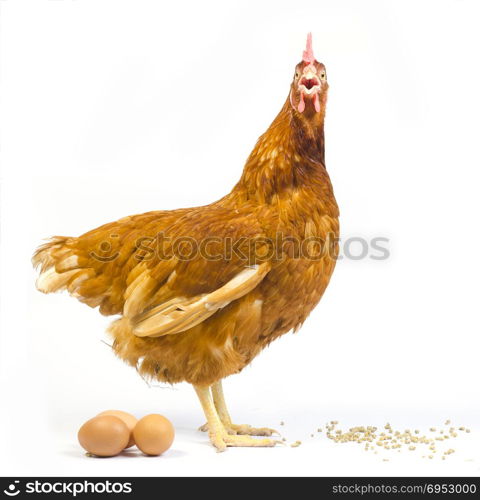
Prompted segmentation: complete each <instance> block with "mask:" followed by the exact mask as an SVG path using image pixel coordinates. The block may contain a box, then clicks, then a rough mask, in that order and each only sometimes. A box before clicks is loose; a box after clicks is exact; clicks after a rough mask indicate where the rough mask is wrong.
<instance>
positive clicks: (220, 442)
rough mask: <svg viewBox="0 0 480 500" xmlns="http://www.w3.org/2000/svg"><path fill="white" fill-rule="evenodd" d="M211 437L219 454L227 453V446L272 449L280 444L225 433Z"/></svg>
mask: <svg viewBox="0 0 480 500" xmlns="http://www.w3.org/2000/svg"><path fill="white" fill-rule="evenodd" d="M209 437H210V441H211V443H212V444H213V446H215V448H216V449H217V452H222V451H225V450H226V449H227V446H246V447H272V446H275V445H276V444H277V443H278V442H279V441H275V440H274V439H255V438H252V437H250V436H234V435H231V434H225V433H223V432H216V433H210V434H209Z"/></svg>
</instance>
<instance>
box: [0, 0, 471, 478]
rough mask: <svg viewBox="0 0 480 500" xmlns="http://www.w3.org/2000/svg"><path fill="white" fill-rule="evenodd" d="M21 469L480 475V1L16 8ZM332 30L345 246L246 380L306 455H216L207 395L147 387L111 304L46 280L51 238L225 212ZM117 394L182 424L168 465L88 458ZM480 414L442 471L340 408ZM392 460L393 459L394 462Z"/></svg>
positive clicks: (15, 283)
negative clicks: (385, 441) (100, 307)
mask: <svg viewBox="0 0 480 500" xmlns="http://www.w3.org/2000/svg"><path fill="white" fill-rule="evenodd" d="M0 8H1V40H0V41H1V85H2V92H1V106H2V109H1V133H2V142H1V161H2V192H1V202H2V205H1V216H2V235H1V237H2V241H1V252H2V269H1V291H2V297H1V306H2V311H1V344H0V349H1V359H0V391H1V392H0V398H1V399H0V401H1V403H0V405H1V411H0V432H1V443H2V446H1V449H0V471H1V473H2V475H4V474H5V475H10V474H11V475H28V474H30V475H46V474H50V475H58V474H63V475H85V474H94V475H106V474H110V475H119V476H121V475H265V474H267V475H269V474H274V475H303V474H308V475H337V476H341V475H375V474H380V475H397V474H398V475H401V474H414V475H423V474H427V475H429V474H434V475H448V474H454V475H478V474H479V471H480V452H479V450H480V439H479V435H480V424H479V421H480V420H479V416H480V402H479V397H478V396H479V386H478V382H479V378H480V377H479V376H480V364H479V362H478V355H479V348H480V330H479V318H478V300H479V294H478V287H479V282H480V273H479V261H478V246H479V243H480V239H479V234H478V214H479V201H478V183H479V180H480V176H479V167H480V164H479V156H480V155H479V149H478V132H479V131H478V127H479V119H480V118H479V116H480V100H479V90H478V89H479V88H480V75H479V66H478V47H479V42H480V40H479V38H480V36H479V32H478V18H479V14H480V11H479V8H478V2H475V1H473V0H472V1H460V0H459V1H430V2H428V1H421V2H418V1H415V2H413V1H412V2H410V1H405V0H402V1H363V2H358V1H340V2H339V1H333V0H332V1H319V0H315V1H308V0H304V1H302V2H296V3H295V2H292V1H291V0H288V1H278V0H276V1H268V2H267V1H264V2H258V1H254V2H248V1H239V2H234V1H229V2H220V1H219V2H212V1H203V2H193V1H183V2H154V1H152V2H148V1H135V2H134V1H133V0H132V1H118V0H115V1H106V0H101V1H94V0H90V1H87V0H63V1H61V0H56V1H55V0H51V1H46V0H43V1H35V2H24V1H13V0H3V1H1V2H0ZM308 31H312V32H313V40H314V49H315V54H316V56H317V58H318V59H319V60H321V61H323V62H324V63H325V64H326V67H327V71H328V78H329V83H330V94H329V102H328V112H327V120H326V140H327V168H328V170H329V172H330V175H331V178H332V181H333V183H334V187H335V192H336V196H337V200H338V203H339V205H340V207H341V223H342V234H343V237H344V238H348V237H352V236H362V237H365V238H371V237H375V236H383V237H387V238H389V239H390V243H389V249H390V252H391V256H390V258H389V259H388V260H386V261H373V260H371V259H364V260H360V261H346V260H343V261H341V262H340V263H339V264H338V267H337V269H336V271H335V274H334V276H333V279H332V281H331V285H330V287H329V289H328V291H327V293H326V294H325V296H324V298H323V300H322V302H321V304H320V305H319V307H317V309H316V310H315V311H314V312H313V313H312V315H311V317H310V318H309V319H308V320H307V322H306V323H305V325H304V327H303V329H302V330H301V331H300V333H299V334H297V335H291V334H290V335H286V336H284V337H283V338H282V339H280V340H278V341H277V342H275V343H274V344H273V345H271V347H270V348H268V349H267V350H266V351H264V352H263V353H262V354H261V356H260V357H258V358H257V359H256V360H255V361H254V363H253V364H252V365H251V366H250V367H248V368H246V369H245V370H244V372H243V373H242V374H240V375H238V376H234V377H231V378H230V379H229V380H227V381H226V384H225V385H226V392H227V397H228V399H229V401H230V406H231V412H232V413H233V415H234V417H235V420H236V421H237V422H239V423H251V424H255V425H269V426H271V427H278V426H279V422H280V421H281V420H283V421H285V426H284V427H281V429H282V432H283V434H284V435H285V436H286V437H287V439H288V442H289V443H290V442H292V441H295V440H297V439H299V440H302V441H303V444H302V445H301V446H300V447H298V448H290V447H278V448H274V449H229V450H228V451H227V452H226V453H223V454H216V453H215V452H214V450H213V448H211V446H210V445H209V444H208V441H207V436H206V435H205V434H202V433H200V432H197V431H196V430H195V429H196V427H197V426H198V425H200V424H201V423H203V420H204V419H203V415H202V412H201V409H200V406H199V404H198V401H196V397H195V395H194V392H193V390H192V388H191V387H189V386H188V385H179V386H176V387H175V388H173V389H172V388H170V387H163V386H162V387H156V386H153V387H148V386H147V384H146V383H145V382H144V381H143V380H141V379H140V378H139V377H138V375H137V374H136V373H135V372H134V371H133V370H132V369H131V368H129V367H127V366H126V365H124V364H122V362H121V361H119V360H117V359H116V358H115V357H114V356H113V355H112V353H111V352H109V347H107V346H106V345H105V344H103V343H102V342H101V339H102V338H104V337H103V331H104V329H105V327H106V325H107V324H108V321H109V320H108V318H103V317H101V316H100V315H99V314H98V312H97V311H95V310H91V309H89V308H87V307H86V306H84V305H82V304H80V303H78V302H77V301H75V300H73V299H72V298H70V297H68V296H67V295H49V296H44V295H42V294H40V293H38V292H37V291H35V289H34V285H33V283H34V273H33V271H32V269H31V267H30V263H29V259H30V256H31V254H32V252H33V250H34V248H35V247H36V246H37V245H38V244H39V243H40V242H41V240H42V238H45V237H48V236H50V235H53V234H61V235H63V234H67V235H78V234H81V233H83V232H85V231H87V230H89V229H91V228H93V227H96V226H98V225H100V224H101V223H104V222H107V221H109V220H115V219H117V218H119V217H121V216H124V215H128V214H133V213H140V212H145V211H148V210H154V209H170V208H177V207H182V206H194V205H199V204H204V203H209V202H211V201H213V200H215V199H217V198H219V197H220V196H222V195H224V194H225V193H226V192H227V191H228V190H229V189H230V188H231V187H232V186H233V184H234V183H235V182H236V180H237V179H238V177H239V175H240V173H241V169H242V166H243V162H244V160H245V158H246V157H247V155H248V153H249V152H250V150H251V148H252V147H253V145H254V143H255V141H256V139H257V137H258V136H259V135H260V134H261V133H262V132H263V131H264V130H265V129H266V127H267V126H268V125H269V123H270V122H271V121H272V120H273V118H274V117H275V115H276V113H277V112H278V110H279V109H280V107H281V106H282V104H283V102H284V99H285V98H286V96H287V93H288V88H289V84H290V80H291V77H292V74H293V70H294V66H295V64H296V63H297V62H298V61H299V60H300V57H301V53H302V50H303V48H304V43H305V35H306V33H307V32H308ZM108 408H119V409H124V410H127V411H130V412H132V413H134V414H136V415H138V416H141V415H144V414H146V413H152V412H158V413H163V414H165V415H167V416H168V417H169V418H170V419H171V420H172V421H173V423H174V425H175V426H176V429H177V440H176V441H175V443H174V445H173V448H172V449H171V450H170V451H169V452H168V453H167V454H165V456H163V457H158V458H146V457H141V456H134V457H131V456H130V457H127V456H121V457H117V458H112V459H106V460H99V459H89V458H87V457H85V456H84V455H83V453H82V450H81V449H80V447H79V446H78V444H77V442H76V431H77V429H78V427H79V426H80V425H81V424H82V423H83V421H85V420H86V419H87V418H90V417H91V416H93V415H95V414H96V413H97V412H99V411H101V410H104V409H108ZM447 418H450V419H452V420H453V422H454V424H456V425H462V424H463V425H467V426H470V427H471V428H472V432H471V434H469V435H463V434H462V436H463V437H461V438H459V439H458V440H457V442H456V443H453V444H450V446H452V447H453V448H455V449H456V453H454V454H453V455H452V456H450V457H449V458H448V460H445V461H441V460H440V458H439V457H438V456H437V457H436V458H435V459H433V460H428V459H422V457H421V456H422V455H424V453H422V452H408V451H404V452H402V453H398V454H393V453H392V454H391V455H387V454H385V453H379V454H378V455H374V454H367V453H366V452H364V451H363V450H362V449H361V448H360V447H359V446H357V445H353V444H351V445H348V444H344V445H339V444H335V443H333V442H331V441H329V440H328V439H326V438H325V437H319V436H316V437H315V438H311V437H310V433H311V432H312V431H314V430H315V429H316V428H317V427H318V426H319V425H323V424H324V423H325V422H326V421H328V420H339V421H340V423H341V426H342V427H343V428H345V427H349V426H351V425H382V424H383V423H385V422H386V421H390V422H391V424H392V426H393V427H394V428H396V429H404V428H412V429H413V428H417V427H418V428H420V429H422V430H425V429H428V427H430V426H433V425H435V426H439V425H441V424H442V423H443V421H444V420H445V419H447ZM388 457H390V460H389V461H388V462H386V461H383V458H388Z"/></svg>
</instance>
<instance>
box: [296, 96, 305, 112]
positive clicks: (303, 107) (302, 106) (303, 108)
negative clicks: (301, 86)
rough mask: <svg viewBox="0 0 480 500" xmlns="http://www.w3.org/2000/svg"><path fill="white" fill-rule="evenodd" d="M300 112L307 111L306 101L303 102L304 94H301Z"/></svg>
mask: <svg viewBox="0 0 480 500" xmlns="http://www.w3.org/2000/svg"><path fill="white" fill-rule="evenodd" d="M297 109H298V112H299V113H303V112H304V110H305V101H304V100H303V92H300V102H299V103H298V108H297Z"/></svg>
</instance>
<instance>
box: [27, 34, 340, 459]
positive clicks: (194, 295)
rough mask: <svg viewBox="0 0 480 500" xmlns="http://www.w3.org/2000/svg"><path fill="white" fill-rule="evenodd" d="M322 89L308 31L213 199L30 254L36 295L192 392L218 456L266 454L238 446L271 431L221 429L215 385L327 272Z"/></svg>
mask: <svg viewBox="0 0 480 500" xmlns="http://www.w3.org/2000/svg"><path fill="white" fill-rule="evenodd" d="M327 89H328V84H327V79H326V72H325V67H324V65H323V64H321V63H319V62H318V61H317V60H316V59H315V58H314V56H313V51H312V46H311V36H310V35H309V37H308V40H307V48H306V50H305V51H304V53H303V58H302V61H301V62H300V63H299V64H298V65H297V66H296V68H295V75H294V78H293V82H292V84H291V86H290V91H289V95H288V98H287V100H286V102H285V104H284V105H283V107H282V109H281V111H280V113H279V114H278V116H277V117H276V118H275V120H274V121H273V123H272V124H271V125H270V127H269V128H268V130H267V131H266V132H265V133H264V134H263V135H262V136H261V137H260V139H259V140H258V142H257V144H256V146H255V148H254V149H253V151H252V153H251V154H250V156H249V158H248V160H247V162H246V165H245V168H244V171H243V174H242V176H241V178H240V180H239V182H238V183H237V185H236V186H235V187H234V188H233V189H232V191H231V192H230V193H229V194H228V195H227V196H225V197H224V198H222V199H220V200H218V201H216V202H214V203H212V204H211V205H207V206H203V207H196V208H186V209H179V210H174V211H155V212H148V213H145V214H141V215H134V216H129V217H124V218H122V219H119V220H118V221H116V222H112V223H109V224H106V225H103V226H101V227H99V228H97V229H94V230H92V231H90V232H88V233H86V234H84V235H82V236H79V237H59V236H57V237H54V238H52V239H51V240H49V242H48V243H46V244H45V245H43V246H41V247H39V248H38V250H37V251H36V253H35V255H34V257H33V263H34V265H35V266H39V267H40V275H39V278H38V280H37V287H38V289H39V290H40V291H42V292H45V293H49V292H56V291H59V290H63V289H66V290H68V292H69V293H70V294H71V295H73V296H74V297H76V298H77V299H78V300H80V301H81V302H84V303H86V304H88V305H89V306H91V307H97V306H99V308H100V312H101V313H102V314H105V315H120V319H117V320H116V321H114V322H113V323H112V325H111V327H110V330H109V332H110V334H111V336H112V338H113V349H114V351H115V353H116V354H117V355H118V356H119V357H120V358H121V359H123V360H124V361H125V362H127V363H128V364H130V365H132V366H133V367H135V368H136V369H137V370H138V371H139V372H140V374H141V375H143V376H148V377H150V378H152V379H156V380H159V381H162V382H168V383H177V382H182V381H186V382H188V383H190V384H193V386H194V387H195V389H196V391H197V394H198V396H199V398H200V401H201V403H202V406H203V409H204V411H205V415H206V417H207V425H208V430H209V435H210V439H211V441H212V443H213V445H214V446H215V447H216V448H217V449H218V450H220V451H223V450H224V449H225V448H226V446H273V445H274V444H275V441H274V440H272V439H268V438H263V439H256V438H254V437H251V436H254V435H262V436H270V435H271V434H272V432H273V431H272V430H271V429H267V428H253V427H250V426H248V425H235V424H233V423H232V421H231V419H230V416H229V414H228V410H227V408H226V405H225V400H224V397H223V391H222V386H221V381H222V379H223V378H225V377H227V376H229V375H231V374H233V373H238V372H239V371H241V370H242V369H243V368H244V367H245V366H246V365H247V364H249V363H250V362H251V361H252V359H253V358H254V357H255V356H257V354H258V353H259V352H260V351H261V350H262V349H263V348H264V347H266V346H267V345H268V344H269V343H270V342H272V341H273V340H275V339H276V338H278V337H279V336H280V335H283V334H284V333H287V332H288V331H290V330H292V329H294V330H296V329H298V328H299V327H300V326H301V325H302V323H303V322H304V321H305V319H306V318H307V316H308V314H309V313H310V312H311V310H312V309H313V308H314V307H315V305H316V304H317V303H318V301H319V300H320V298H321V297H322V294H323V293H324V291H325V288H326V287H327V285H328V282H329V280H330V277H331V275H332V272H333V269H334V267H335V258H336V252H337V239H338V230H339V227H338V207H337V204H336V202H335V198H334V195H333V190H332V186H331V183H330V179H329V176H328V174H327V171H326V169H325V161H324V132H323V125H324V117H325V105H326V99H327ZM204 428H205V429H206V428H207V427H204Z"/></svg>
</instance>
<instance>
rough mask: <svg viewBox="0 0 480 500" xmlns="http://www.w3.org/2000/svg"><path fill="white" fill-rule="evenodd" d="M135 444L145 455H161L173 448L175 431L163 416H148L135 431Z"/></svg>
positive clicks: (139, 423)
mask: <svg viewBox="0 0 480 500" xmlns="http://www.w3.org/2000/svg"><path fill="white" fill-rule="evenodd" d="M133 437H134V439H135V443H136V444H137V446H138V447H139V448H140V450H141V451H143V453H145V455H161V454H162V453H163V452H165V451H167V450H168V449H169V448H170V446H172V443H173V438H174V437H175V429H174V428H173V425H172V423H171V422H170V420H168V418H165V417H164V416H162V415H156V414H152V415H147V416H146V417H143V418H141V419H140V420H139V421H138V422H137V425H136V426H135V429H133Z"/></svg>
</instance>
